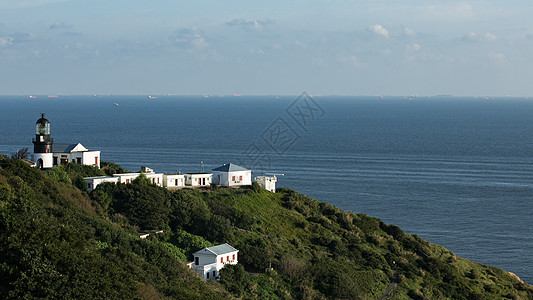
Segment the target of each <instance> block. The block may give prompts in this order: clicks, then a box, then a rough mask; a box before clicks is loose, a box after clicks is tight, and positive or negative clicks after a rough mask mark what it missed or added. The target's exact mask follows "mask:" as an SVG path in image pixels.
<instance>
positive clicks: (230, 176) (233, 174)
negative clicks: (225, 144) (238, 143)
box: [213, 163, 252, 186]
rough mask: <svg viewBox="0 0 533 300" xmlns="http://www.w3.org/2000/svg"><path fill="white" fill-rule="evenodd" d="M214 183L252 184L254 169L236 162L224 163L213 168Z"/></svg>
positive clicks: (231, 184) (229, 184)
mask: <svg viewBox="0 0 533 300" xmlns="http://www.w3.org/2000/svg"><path fill="white" fill-rule="evenodd" d="M213 183H214V184H218V185H223V186H241V185H251V184H252V170H248V169H246V168H243V167H241V166H238V165H236V164H232V163H229V164H223V165H222V166H220V167H218V168H216V169H213Z"/></svg>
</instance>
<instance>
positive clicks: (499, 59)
mask: <svg viewBox="0 0 533 300" xmlns="http://www.w3.org/2000/svg"><path fill="white" fill-rule="evenodd" d="M488 57H489V59H490V60H491V61H493V62H495V63H497V64H499V65H506V64H507V57H505V54H503V53H498V52H489V54H488Z"/></svg>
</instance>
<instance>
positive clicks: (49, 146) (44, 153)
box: [32, 114, 100, 169]
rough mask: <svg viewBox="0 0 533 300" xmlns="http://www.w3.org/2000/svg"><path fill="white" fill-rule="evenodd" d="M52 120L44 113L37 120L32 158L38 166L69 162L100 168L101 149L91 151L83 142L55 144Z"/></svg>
mask: <svg viewBox="0 0 533 300" xmlns="http://www.w3.org/2000/svg"><path fill="white" fill-rule="evenodd" d="M50 133H51V131H50V121H48V120H47V119H45V117H44V114H41V118H40V119H39V120H37V122H35V138H34V139H33V141H32V142H33V155H32V160H33V161H34V162H35V164H36V167H37V168H40V169H48V168H52V167H57V166H59V165H65V164H67V163H69V162H72V163H78V164H83V165H90V166H96V167H98V168H100V151H89V150H88V149H87V148H85V147H83V145H82V144H80V143H77V144H54V139H53V138H51V137H50Z"/></svg>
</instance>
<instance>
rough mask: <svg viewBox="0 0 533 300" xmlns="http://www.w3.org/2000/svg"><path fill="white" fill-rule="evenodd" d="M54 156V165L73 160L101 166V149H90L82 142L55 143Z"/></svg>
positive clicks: (78, 162)
mask: <svg viewBox="0 0 533 300" xmlns="http://www.w3.org/2000/svg"><path fill="white" fill-rule="evenodd" d="M52 157H53V158H52V159H53V165H54V167H57V166H59V165H66V164H67V163H69V162H72V163H77V164H82V165H93V166H96V167H98V168H100V151H90V150H88V149H87V148H85V147H84V146H83V145H82V144H80V143H77V144H53V145H52Z"/></svg>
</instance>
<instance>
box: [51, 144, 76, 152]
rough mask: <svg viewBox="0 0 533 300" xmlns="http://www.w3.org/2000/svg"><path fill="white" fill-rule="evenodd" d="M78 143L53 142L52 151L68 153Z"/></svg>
mask: <svg viewBox="0 0 533 300" xmlns="http://www.w3.org/2000/svg"><path fill="white" fill-rule="evenodd" d="M77 145H78V144H53V145H52V152H54V153H70V151H72V149H74V147H76V146H77Z"/></svg>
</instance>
